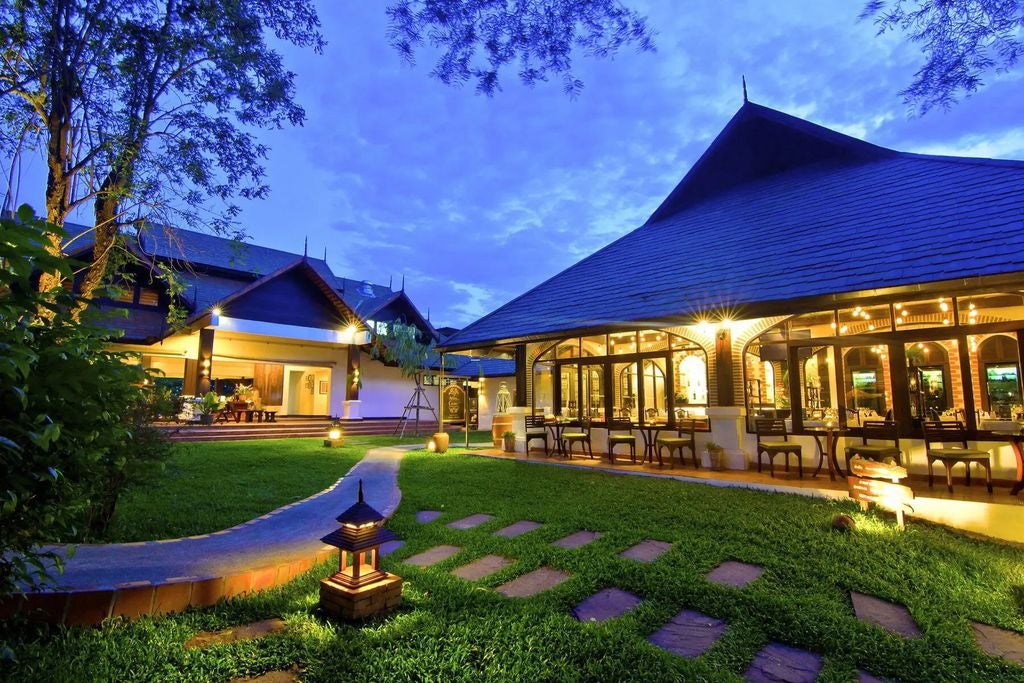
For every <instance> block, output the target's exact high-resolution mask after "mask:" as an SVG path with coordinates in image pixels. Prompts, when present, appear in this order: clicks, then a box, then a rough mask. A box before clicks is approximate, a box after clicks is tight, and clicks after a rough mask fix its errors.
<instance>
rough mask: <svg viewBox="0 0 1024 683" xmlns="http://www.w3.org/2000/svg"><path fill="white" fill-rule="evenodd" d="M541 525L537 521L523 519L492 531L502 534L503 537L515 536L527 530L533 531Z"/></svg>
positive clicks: (496, 534) (497, 534) (498, 534)
mask: <svg viewBox="0 0 1024 683" xmlns="http://www.w3.org/2000/svg"><path fill="white" fill-rule="evenodd" d="M541 526H543V525H542V524H539V523H537V522H530V521H528V520H525V519H524V520H523V521H521V522H516V523H515V524H512V525H510V526H507V527H505V528H504V529H498V530H497V531H495V532H494V535H495V536H504V537H505V538H515V537H516V536H522V535H523V534H525V533H527V532H529V531H533V530H534V529H539V528H541Z"/></svg>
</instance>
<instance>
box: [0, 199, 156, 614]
mask: <svg viewBox="0 0 1024 683" xmlns="http://www.w3.org/2000/svg"><path fill="white" fill-rule="evenodd" d="M0 235H2V236H3V238H2V239H0V349H2V353H0V597H2V596H4V595H7V594H9V593H11V592H13V591H14V590H16V588H17V586H18V585H28V586H36V585H38V584H40V583H42V582H44V581H45V580H47V578H48V577H47V575H46V570H48V569H49V567H50V565H51V564H52V563H56V564H57V566H58V568H59V566H60V558H59V557H57V556H55V555H54V554H52V553H47V552H44V551H41V550H40V548H39V544H41V543H44V542H50V541H68V540H74V539H78V538H83V537H89V536H90V531H91V532H92V533H95V532H96V531H102V530H103V529H104V528H105V525H106V524H107V523H109V519H110V517H111V516H112V515H113V512H114V506H115V505H116V502H117V496H118V494H119V493H120V492H121V491H122V490H123V489H124V487H125V486H126V485H127V484H129V483H131V481H132V480H133V478H138V477H140V476H142V475H143V474H144V473H145V472H147V471H151V470H152V468H153V467H158V466H159V463H160V460H161V459H162V458H163V457H165V456H166V455H167V453H168V448H169V447H168V445H167V442H166V439H164V438H162V437H161V435H160V434H159V433H158V432H157V431H156V430H155V429H154V428H152V427H150V426H149V425H148V424H145V423H148V417H150V415H147V413H146V410H148V408H147V406H153V405H154V403H153V401H154V393H153V392H154V389H153V386H152V382H147V380H148V379H150V378H149V376H148V375H147V373H146V371H145V370H143V369H142V368H141V367H140V365H139V364H138V362H137V358H134V357H133V356H131V355H130V354H125V353H117V352H112V351H109V350H107V349H106V344H107V340H108V335H109V333H108V331H107V330H106V329H105V328H102V327H99V326H96V325H93V324H92V322H91V320H90V317H91V316H90V315H88V314H87V315H86V316H84V317H83V319H82V321H81V322H78V321H75V320H74V319H73V318H72V315H71V310H72V309H73V308H74V306H75V304H76V303H77V301H76V299H77V297H76V296H75V295H73V294H71V293H70V292H67V291H66V290H64V289H63V288H61V287H55V288H53V289H50V290H47V291H45V292H41V291H39V290H38V287H37V286H36V284H35V281H34V278H35V277H36V273H38V272H40V271H43V270H45V271H48V272H57V273H59V274H61V275H63V276H65V277H66V276H67V275H68V274H69V273H70V268H71V264H70V263H69V262H68V261H67V259H64V258H62V257H60V256H54V255H53V254H51V253H49V251H48V250H47V249H46V248H45V247H44V246H43V245H45V244H48V243H50V242H51V238H52V237H55V236H56V237H57V238H59V239H62V238H63V234H62V232H61V231H60V230H59V229H58V228H56V227H54V226H49V225H47V224H46V223H44V222H42V221H40V220H37V219H35V218H34V217H33V215H32V212H31V210H30V209H28V208H27V207H23V208H22V209H21V210H19V212H18V216H17V220H14V219H11V218H0ZM41 309H46V310H48V311H49V313H50V315H49V320H48V321H47V320H43V318H42V317H41V316H40V315H39V311H40V310H41Z"/></svg>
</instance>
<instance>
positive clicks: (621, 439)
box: [608, 420, 636, 465]
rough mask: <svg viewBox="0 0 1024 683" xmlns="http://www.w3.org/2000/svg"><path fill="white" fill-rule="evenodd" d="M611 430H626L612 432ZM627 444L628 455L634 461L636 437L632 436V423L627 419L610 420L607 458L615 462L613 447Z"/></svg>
mask: <svg viewBox="0 0 1024 683" xmlns="http://www.w3.org/2000/svg"><path fill="white" fill-rule="evenodd" d="M612 432H626V433H625V434H621V433H620V434H613V433H612ZM622 444H627V445H629V457H630V458H631V459H632V460H633V462H634V463H635V462H636V437H635V436H633V425H632V424H631V423H630V422H629V421H628V420H612V421H611V422H609V423H608V459H609V460H611V461H612V464H613V465H614V464H615V447H616V446H619V445H622Z"/></svg>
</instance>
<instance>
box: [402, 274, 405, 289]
mask: <svg viewBox="0 0 1024 683" xmlns="http://www.w3.org/2000/svg"><path fill="white" fill-rule="evenodd" d="M402 291H403V292H404V291H405V273H402Z"/></svg>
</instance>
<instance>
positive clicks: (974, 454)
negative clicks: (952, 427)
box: [928, 448, 992, 460]
mask: <svg viewBox="0 0 1024 683" xmlns="http://www.w3.org/2000/svg"><path fill="white" fill-rule="evenodd" d="M991 456H992V454H991V453H989V452H988V451H976V450H974V449H973V448H929V449H928V457H930V458H961V459H963V460H988V459H989V458H990V457H991Z"/></svg>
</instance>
